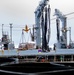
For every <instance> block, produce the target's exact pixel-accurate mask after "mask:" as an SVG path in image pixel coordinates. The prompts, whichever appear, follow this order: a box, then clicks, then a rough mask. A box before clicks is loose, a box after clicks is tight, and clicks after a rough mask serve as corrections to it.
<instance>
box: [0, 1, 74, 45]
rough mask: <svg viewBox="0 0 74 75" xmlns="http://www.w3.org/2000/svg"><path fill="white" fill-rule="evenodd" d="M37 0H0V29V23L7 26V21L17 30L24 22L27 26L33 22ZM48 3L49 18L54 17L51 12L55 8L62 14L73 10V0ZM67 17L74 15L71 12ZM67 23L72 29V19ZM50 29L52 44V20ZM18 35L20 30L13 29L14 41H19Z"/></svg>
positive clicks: (73, 21) (73, 23) (54, 27)
mask: <svg viewBox="0 0 74 75" xmlns="http://www.w3.org/2000/svg"><path fill="white" fill-rule="evenodd" d="M39 1H41V0H0V29H1V24H4V25H5V26H9V23H13V28H14V27H16V29H15V30H18V29H17V28H18V27H23V26H25V25H26V24H28V25H29V26H31V25H33V24H35V14H34V11H35V9H36V8H37V6H38V4H39ZM49 4H50V7H51V18H54V17H53V14H54V9H55V8H57V9H59V10H60V11H61V12H62V13H63V14H68V13H71V12H74V2H73V0H50V1H49ZM67 17H68V18H73V17H74V15H73V14H72V15H69V16H67ZM67 23H68V26H72V31H73V27H74V26H73V25H74V19H71V20H68V22H67ZM5 29H6V28H5ZM7 29H8V28H7ZM7 29H6V30H7ZM51 29H52V31H51V32H52V34H51V44H53V42H55V39H54V40H53V37H55V38H56V34H54V31H55V30H56V25H55V24H54V23H53V22H52V23H51ZM8 31H9V30H8ZM73 32H74V31H73ZM17 33H19V34H18V36H16V34H17ZM0 34H1V32H0ZM53 34H54V36H53ZM72 35H73V34H72ZM0 37H1V36H0ZM20 37H21V32H19V31H13V40H14V42H15V43H19V41H20ZM72 38H74V35H73V36H72ZM16 39H17V40H16ZM73 40H74V39H73Z"/></svg>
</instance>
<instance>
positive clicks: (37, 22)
mask: <svg viewBox="0 0 74 75" xmlns="http://www.w3.org/2000/svg"><path fill="white" fill-rule="evenodd" d="M48 1H49V0H42V1H40V3H39V6H38V7H37V9H36V10H35V25H36V35H37V36H36V47H38V48H40V47H41V31H40V21H41V15H42V12H43V11H44V8H45V6H46V5H47V4H48Z"/></svg>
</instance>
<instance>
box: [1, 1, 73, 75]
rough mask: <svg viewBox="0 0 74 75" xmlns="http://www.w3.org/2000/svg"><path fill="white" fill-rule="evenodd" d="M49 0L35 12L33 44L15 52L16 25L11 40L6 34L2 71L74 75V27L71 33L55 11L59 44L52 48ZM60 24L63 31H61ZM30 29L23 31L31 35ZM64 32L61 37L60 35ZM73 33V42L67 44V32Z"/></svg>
mask: <svg viewBox="0 0 74 75" xmlns="http://www.w3.org/2000/svg"><path fill="white" fill-rule="evenodd" d="M48 2H49V0H42V1H41V2H40V4H39V6H38V7H37V9H36V10H35V26H34V27H33V34H31V38H32V40H31V41H32V42H26V43H23V41H22V43H20V44H19V47H18V48H15V45H14V43H13V42H12V24H11V25H10V33H11V35H10V39H9V37H8V35H7V34H6V33H4V32H3V25H2V39H1V41H0V46H1V50H0V61H1V62H0V69H1V70H2V72H5V73H8V72H9V73H12V74H18V73H19V74H25V73H42V72H45V71H49V73H55V72H61V71H65V70H68V71H72V70H73V69H74V43H73V42H72V40H71V27H69V30H68V29H67V24H66V19H67V17H66V16H65V15H63V14H62V13H61V12H60V11H59V10H58V9H55V14H54V15H55V16H56V29H57V43H54V45H53V48H50V46H49V41H50V33H51V24H50V21H51V20H50V11H51V9H50V5H49V4H48ZM60 21H61V22H62V28H61V29H60ZM29 30H30V29H28V26H27V25H26V27H25V29H23V30H22V35H23V34H24V32H23V31H26V32H28V31H29ZM60 31H61V33H60ZM68 31H69V32H70V35H69V36H70V42H69V45H68V44H67V32H68Z"/></svg>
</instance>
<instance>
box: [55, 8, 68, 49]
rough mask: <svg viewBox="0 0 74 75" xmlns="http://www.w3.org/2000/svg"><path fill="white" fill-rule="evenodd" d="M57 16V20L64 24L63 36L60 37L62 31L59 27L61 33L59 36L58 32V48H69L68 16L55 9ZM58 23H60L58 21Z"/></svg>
mask: <svg viewBox="0 0 74 75" xmlns="http://www.w3.org/2000/svg"><path fill="white" fill-rule="evenodd" d="M54 15H56V16H57V20H59V19H60V21H61V22H62V30H61V31H62V35H61V36H60V29H59V28H58V26H57V31H59V36H58V32H57V37H60V38H59V39H57V40H58V45H59V46H58V48H66V47H67V24H66V19H67V18H66V16H65V15H63V14H62V13H61V12H60V11H59V10H58V9H55V14H54ZM56 22H58V21H56Z"/></svg>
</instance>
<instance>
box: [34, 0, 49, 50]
mask: <svg viewBox="0 0 74 75" xmlns="http://www.w3.org/2000/svg"><path fill="white" fill-rule="evenodd" d="M48 2H49V0H42V1H41V2H40V4H39V6H38V7H37V9H36V10H35V22H36V24H35V25H36V47H37V48H42V51H46V50H48V49H49V46H48V44H49V38H50V5H49V4H48Z"/></svg>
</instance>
